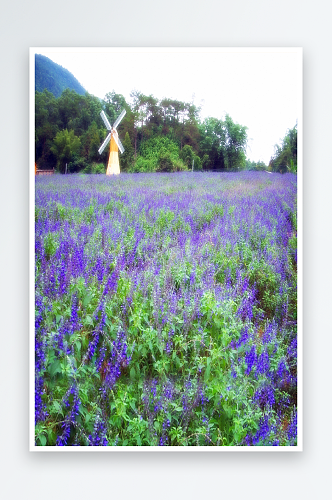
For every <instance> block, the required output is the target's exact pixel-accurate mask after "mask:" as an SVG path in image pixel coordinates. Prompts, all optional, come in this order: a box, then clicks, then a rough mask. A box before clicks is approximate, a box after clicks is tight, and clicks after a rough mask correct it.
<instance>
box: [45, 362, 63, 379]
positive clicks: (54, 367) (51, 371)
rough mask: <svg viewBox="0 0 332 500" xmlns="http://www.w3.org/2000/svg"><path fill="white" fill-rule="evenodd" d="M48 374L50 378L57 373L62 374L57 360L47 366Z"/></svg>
mask: <svg viewBox="0 0 332 500" xmlns="http://www.w3.org/2000/svg"><path fill="white" fill-rule="evenodd" d="M48 373H49V374H50V376H51V377H54V376H55V375H56V374H57V373H62V369H61V363H60V361H59V360H58V359H57V360H56V361H54V362H53V363H52V364H51V365H50V366H49V368H48Z"/></svg>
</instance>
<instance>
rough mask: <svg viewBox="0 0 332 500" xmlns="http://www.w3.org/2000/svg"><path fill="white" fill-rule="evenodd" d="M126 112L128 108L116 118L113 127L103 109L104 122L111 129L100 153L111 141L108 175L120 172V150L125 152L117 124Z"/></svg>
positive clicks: (101, 114)
mask: <svg viewBox="0 0 332 500" xmlns="http://www.w3.org/2000/svg"><path fill="white" fill-rule="evenodd" d="M125 114H126V110H125V109H124V110H123V111H122V112H121V113H120V115H119V116H118V118H117V119H116V120H115V122H114V124H113V127H111V124H110V122H109V121H108V119H107V116H106V115H105V113H104V111H101V113H100V116H101V117H102V119H103V122H104V123H105V126H106V128H107V130H108V131H109V133H108V135H107V137H106V139H105V140H104V142H103V143H102V145H101V146H100V148H99V150H98V153H99V154H101V153H102V152H103V151H104V149H105V148H106V146H107V144H108V143H109V142H110V141H111V147H110V155H109V159H108V165H107V170H106V175H117V174H119V173H120V164H119V152H118V150H119V151H120V153H121V154H122V153H123V152H124V147H123V146H122V143H121V141H120V139H119V136H118V133H117V130H116V128H117V126H118V125H119V123H120V122H121V120H122V118H123V117H124V115H125Z"/></svg>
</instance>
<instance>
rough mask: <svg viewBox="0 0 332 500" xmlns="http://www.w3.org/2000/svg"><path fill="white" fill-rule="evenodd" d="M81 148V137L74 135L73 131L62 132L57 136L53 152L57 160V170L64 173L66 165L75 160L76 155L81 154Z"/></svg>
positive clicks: (52, 148)
mask: <svg viewBox="0 0 332 500" xmlns="http://www.w3.org/2000/svg"><path fill="white" fill-rule="evenodd" d="M80 148H81V141H80V139H79V137H77V136H76V135H75V134H74V131H73V130H69V131H68V130H67V129H65V130H61V131H60V132H58V133H57V134H56V136H55V139H54V141H53V146H52V147H51V151H52V152H53V154H54V155H55V157H56V158H57V169H58V170H59V171H60V172H62V173H64V172H65V168H66V163H69V162H70V161H72V160H73V158H74V155H77V154H78V153H79V150H80Z"/></svg>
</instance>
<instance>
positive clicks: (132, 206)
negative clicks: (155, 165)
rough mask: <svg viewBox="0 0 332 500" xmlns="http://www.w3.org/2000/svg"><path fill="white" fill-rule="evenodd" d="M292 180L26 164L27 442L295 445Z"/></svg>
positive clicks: (242, 174) (294, 186)
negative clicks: (31, 396) (44, 170)
mask: <svg viewBox="0 0 332 500" xmlns="http://www.w3.org/2000/svg"><path fill="white" fill-rule="evenodd" d="M296 196H297V181H296V175H293V174H284V175H281V174H276V173H274V174H271V175H270V174H268V173H266V172H239V173H192V172H184V173H174V174H123V175H120V176H118V177H114V178H110V177H106V176H104V175H67V176H64V175H54V176H45V177H44V176H37V177H36V201H35V440H36V441H35V442H36V445H37V446H244V447H245V446H249V447H254V446H296V445H297V208H296Z"/></svg>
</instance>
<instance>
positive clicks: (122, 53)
mask: <svg viewBox="0 0 332 500" xmlns="http://www.w3.org/2000/svg"><path fill="white" fill-rule="evenodd" d="M33 51H34V52H35V53H36V54H43V55H45V56H47V57H49V58H50V59H51V60H52V61H54V62H55V63H57V64H60V65H61V66H63V67H64V68H66V69H68V70H69V71H70V72H71V73H72V74H73V75H74V76H75V78H77V80H78V81H79V82H80V83H81V85H82V86H83V87H84V88H85V89H86V90H87V91H88V92H89V93H90V94H93V95H95V96H97V97H100V98H104V97H105V94H106V93H107V92H111V91H112V90H114V91H115V92H116V93H119V94H122V95H123V96H124V97H125V98H126V100H128V101H129V95H130V92H131V91H132V90H134V89H136V90H139V91H141V92H142V93H143V94H145V95H150V94H152V95H153V96H154V97H156V98H157V99H162V98H163V97H169V98H173V99H178V100H180V101H185V102H190V101H192V99H193V96H194V103H195V104H196V105H197V106H201V107H202V110H201V115H200V116H201V119H204V118H206V117H208V116H211V117H215V118H218V119H222V118H223V117H224V116H225V114H226V113H228V114H229V115H230V116H231V117H232V119H233V121H235V122H236V123H239V124H240V125H245V126H246V127H248V131H247V133H248V138H249V141H248V148H247V156H248V157H249V159H250V160H254V161H259V160H262V161H264V162H265V163H267V164H268V163H269V161H270V158H271V156H272V155H273V152H274V145H275V144H276V143H280V141H281V139H282V138H283V137H284V135H285V134H286V132H287V130H288V129H290V128H293V127H294V126H295V124H296V122H297V121H299V120H301V117H302V54H301V51H300V50H299V49H285V48H282V49H280V48H279V49H277V48H269V49H267V48H266V49H262V48H257V49H249V48H242V49H241V48H236V49H234V48H233V49H230V48H224V49H221V48H214V49H212V48H211V49H210V48H180V49H169V48H154V49H153V48H112V49H105V48H101V49H100V48H90V49H87V48H61V49H60V48H34V49H33Z"/></svg>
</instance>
